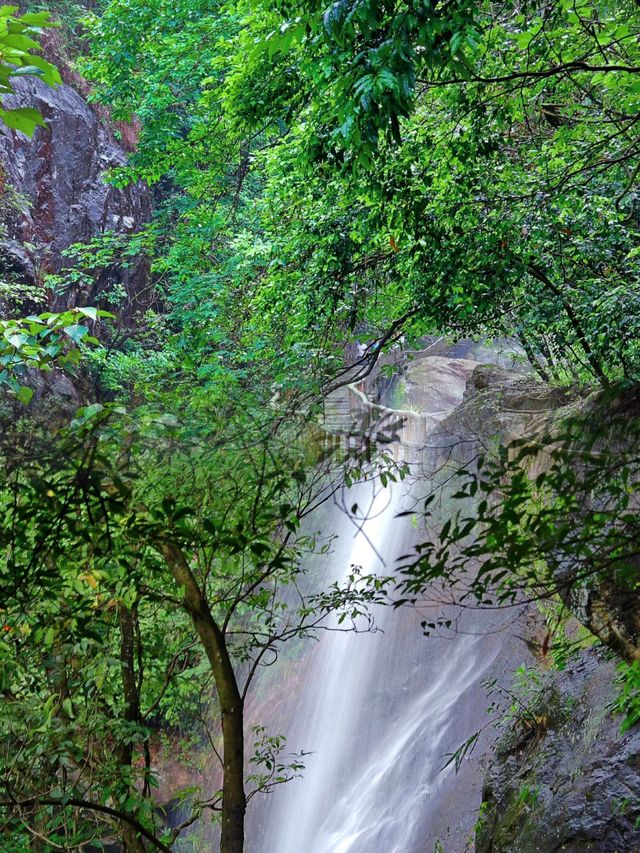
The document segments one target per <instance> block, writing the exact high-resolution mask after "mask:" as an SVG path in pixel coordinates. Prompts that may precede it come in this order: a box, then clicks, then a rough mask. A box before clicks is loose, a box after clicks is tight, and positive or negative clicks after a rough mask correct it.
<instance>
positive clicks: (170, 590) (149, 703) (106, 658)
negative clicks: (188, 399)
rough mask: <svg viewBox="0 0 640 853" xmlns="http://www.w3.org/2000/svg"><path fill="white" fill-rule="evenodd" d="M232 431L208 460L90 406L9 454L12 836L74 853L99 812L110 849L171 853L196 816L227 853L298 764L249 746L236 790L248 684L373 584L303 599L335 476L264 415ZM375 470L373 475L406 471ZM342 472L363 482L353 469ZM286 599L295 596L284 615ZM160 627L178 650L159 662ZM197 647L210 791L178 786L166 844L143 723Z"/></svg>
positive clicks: (362, 616) (350, 616)
mask: <svg viewBox="0 0 640 853" xmlns="http://www.w3.org/2000/svg"><path fill="white" fill-rule="evenodd" d="M233 426H234V430H235V429H238V428H239V427H241V426H242V427H244V429H243V430H242V433H241V435H240V436H239V435H238V433H235V438H234V439H233V440H231V438H229V439H228V440H226V441H224V442H223V441H221V439H220V436H221V433H220V432H218V433H217V435H218V438H217V442H216V444H215V445H214V446H212V445H211V444H210V443H209V442H208V441H203V440H202V437H201V436H198V435H196V434H194V433H193V430H192V428H191V429H186V428H183V429H179V428H178V426H177V425H175V422H174V421H173V420H172V419H167V418H166V417H164V418H158V417H152V416H147V417H146V418H144V417H142V416H140V415H139V416H137V417H135V418H134V417H128V416H126V415H125V414H124V413H123V411H122V410H121V409H119V407H115V408H114V407H113V406H111V407H103V406H101V405H99V404H95V405H93V406H90V407H87V408H86V409H84V410H80V412H79V413H78V416H77V418H76V421H75V423H74V425H73V426H72V427H71V428H70V429H69V430H67V431H65V432H64V434H63V435H62V437H61V439H60V442H59V443H57V444H56V445H54V446H53V447H52V446H51V439H50V437H47V438H46V439H45V440H44V441H41V440H40V439H38V438H37V437H33V436H32V433H31V431H30V434H29V435H28V436H26V435H22V436H16V435H15V434H14V435H13V436H12V437H11V439H10V440H8V441H7V442H6V443H5V447H4V453H5V469H6V470H7V471H8V472H10V476H9V479H8V482H7V483H6V488H5V490H4V492H3V523H2V537H3V546H4V553H5V561H4V563H3V579H2V585H3V589H4V590H5V599H4V603H3V607H4V611H3V619H5V620H6V625H8V626H9V628H10V631H9V636H7V638H6V640H5V643H4V647H3V651H4V653H5V656H6V660H5V667H4V674H5V685H6V686H5V689H6V690H8V692H9V695H10V696H11V697H12V700H13V702H16V703H17V704H18V708H19V709H20V711H21V713H20V714H18V715H16V713H15V712H14V711H13V710H11V711H10V712H9V714H8V715H7V717H6V719H5V725H7V726H8V729H7V730H6V736H7V737H8V740H9V742H12V741H13V740H14V739H16V738H17V739H18V740H19V742H20V743H21V751H20V753H19V758H20V761H19V762H16V761H12V760H10V761H7V762H6V764H5V767H4V773H3V774H2V787H3V794H4V795H3V797H2V807H3V808H4V810H5V811H6V814H7V818H8V825H9V826H11V825H12V823H13V822H15V821H22V822H25V823H27V825H28V826H29V827H30V828H31V832H34V833H36V834H39V835H41V836H46V837H48V838H50V840H51V841H53V842H55V843H58V844H60V843H62V844H63V845H64V844H69V843H75V844H77V843H79V842H78V840H79V839H83V838H84V839H85V841H86V839H87V838H91V837H92V836H93V837H97V838H100V837H101V833H102V837H104V833H105V827H104V825H103V824H102V825H101V824H98V825H97V826H96V825H95V824H94V823H92V821H89V822H87V820H86V819H85V820H84V821H83V820H81V819H79V818H80V817H81V815H82V814H83V813H85V814H86V813H88V814H90V815H93V814H95V813H98V814H99V815H105V814H106V815H107V816H109V817H111V819H113V818H116V819H118V820H119V821H120V824H121V826H122V830H121V837H122V840H123V842H124V845H125V848H126V849H130V850H143V849H146V846H145V845H146V844H147V843H150V844H152V845H153V846H155V847H156V848H157V849H170V848H171V845H172V844H173V842H174V841H175V839H176V838H177V837H178V836H179V835H180V833H181V832H182V831H183V830H184V829H185V828H187V827H188V826H189V825H191V824H192V823H193V822H194V821H195V820H197V819H198V818H199V817H200V816H201V815H203V814H204V813H208V812H217V811H219V812H220V813H221V819H222V820H221V840H220V849H221V851H224V853H229V851H233V853H236V851H241V850H242V849H243V841H244V815H245V810H246V803H247V800H248V799H250V798H251V797H252V796H253V795H254V794H255V793H256V792H260V791H268V790H270V789H271V788H272V787H273V786H274V785H277V784H280V783H282V782H284V781H286V780H287V779H288V778H290V776H291V775H292V774H294V773H295V772H296V771H297V769H299V767H300V766H301V765H300V759H299V757H295V756H294V757H291V758H289V759H286V757H285V756H282V755H281V753H282V751H283V748H284V743H283V742H282V741H281V740H280V739H279V738H275V739H274V738H273V737H271V736H270V735H268V734H267V733H264V732H259V733H258V740H257V743H256V754H255V757H254V761H255V762H256V763H257V765H258V766H257V768H256V772H255V773H254V774H252V776H251V778H252V789H251V790H250V791H248V792H247V790H246V778H245V763H246V750H245V719H244V710H243V709H244V703H245V699H246V696H247V693H248V690H249V688H250V686H251V683H252V680H253V678H254V676H255V674H256V672H257V670H258V668H259V666H260V665H261V664H262V663H264V662H265V661H266V662H268V661H269V660H270V656H271V655H274V654H277V652H278V649H279V648H280V647H281V646H282V644H284V643H285V642H287V641H288V640H291V639H293V638H295V637H304V636H311V635H313V634H314V633H315V632H317V631H318V630H319V629H320V628H321V627H322V625H323V624H324V623H325V622H326V620H327V617H328V615H329V614H330V613H335V612H340V613H344V614H345V616H346V618H347V622H346V623H345V627H346V626H347V625H348V626H354V625H356V623H358V622H359V621H361V620H362V621H363V625H364V627H366V626H367V624H368V623H367V619H368V616H367V612H368V605H369V604H371V603H373V602H379V601H381V600H384V599H385V585H386V584H385V582H383V581H379V580H378V579H377V578H375V577H373V576H371V577H369V576H360V575H358V574H356V573H355V572H354V574H353V575H352V576H351V578H350V580H349V582H348V583H347V584H345V585H344V586H342V587H340V586H337V585H336V586H334V587H332V588H331V589H328V590H317V588H315V589H314V587H313V585H311V591H309V592H305V591H304V583H303V574H304V555H305V554H308V553H311V552H312V551H314V550H315V549H316V548H318V547H321V545H322V544H323V543H321V542H320V541H319V540H318V539H317V534H315V533H313V532H311V533H309V532H305V531H302V530H301V528H300V524H301V521H302V519H303V518H305V517H306V516H307V515H309V514H310V513H311V512H313V511H314V509H316V508H317V507H318V506H319V505H320V504H322V503H323V502H324V501H326V500H328V499H329V498H330V496H331V495H332V494H333V493H334V491H335V489H336V488H337V486H338V484H339V483H340V482H342V479H341V472H342V471H343V469H342V465H341V464H338V463H337V462H336V463H331V464H330V466H329V468H327V464H326V463H325V465H324V467H323V469H322V470H315V469H314V468H313V467H312V466H311V465H310V463H309V461H308V460H307V459H306V458H305V453H304V448H303V447H302V448H301V447H299V446H298V445H296V444H295V443H292V442H291V438H292V436H291V434H290V432H289V429H288V428H285V427H281V428H280V429H279V430H274V428H273V422H272V420H271V417H270V416H268V417H266V418H265V420H264V421H263V422H262V423H257V424H254V429H253V430H251V431H250V432H249V431H247V429H246V427H247V423H246V422H245V423H240V422H239V421H236V422H235V423H234V425H233ZM231 435H234V433H233V432H232V433H231ZM43 438H44V437H43ZM18 439H19V440H18ZM45 442H46V443H45ZM285 442H286V443H285ZM388 464H389V466H390V468H391V470H389V471H388V472H387V473H388V475H389V476H395V474H394V470H395V471H397V473H398V474H399V475H400V476H402V475H403V473H404V469H403V468H402V467H400V468H397V466H395V465H393V463H391V462H390V461H389V463H388ZM351 476H352V477H355V478H357V477H362V476H364V472H363V470H362V468H361V467H360V463H359V462H358V460H353V461H352V463H351ZM287 585H294V587H295V589H296V591H297V603H295V604H293V605H288V606H287V604H286V600H285V598H283V596H282V594H281V593H282V588H283V586H287ZM39 599H42V601H41V602H40V601H39ZM152 613H153V614H155V616H154V617H152V615H151V614H152ZM185 617H186V621H185ZM158 619H159V620H160V623H161V624H162V625H163V626H165V630H170V631H172V632H174V631H177V635H178V637H180V639H179V641H178V642H177V643H171V644H170V645H169V647H168V648H167V649H166V650H164V651H163V650H161V648H159V645H158V637H157V630H158V629H157V626H156V623H157V620H158ZM189 625H190V627H189ZM196 640H197V642H198V645H199V646H200V647H201V649H202V658H203V659H204V660H205V661H206V662H207V664H208V665H207V666H206V667H205V668H204V669H202V665H201V663H196V664H195V666H194V664H193V663H192V664H191V665H190V666H189V669H190V671H191V673H192V677H193V674H194V673H195V672H196V671H198V672H199V676H198V678H199V682H198V683H196V684H194V686H193V691H194V692H197V691H199V690H201V689H202V687H203V684H206V676H207V674H208V675H210V676H211V677H212V679H213V684H214V687H215V693H216V696H217V708H218V711H217V713H218V714H219V725H220V728H219V732H218V729H217V727H215V726H214V729H213V732H212V735H211V737H212V741H211V742H212V745H213V748H214V749H215V750H218V751H219V754H220V760H221V764H222V766H221V779H222V785H221V789H220V790H219V791H214V792H208V793H207V794H204V793H203V792H192V799H193V802H192V804H191V810H190V813H189V815H188V817H187V818H186V819H185V820H184V821H183V822H182V823H181V824H180V825H179V826H178V828H177V829H175V830H173V831H167V830H164V831H163V830H162V827H159V828H158V827H157V818H156V817H155V816H154V812H153V806H152V800H151V798H150V787H149V786H150V784H152V767H151V763H150V757H149V745H148V744H149V726H150V725H151V720H152V718H151V717H150V713H151V711H150V709H153V713H157V712H158V710H159V708H160V707H161V704H162V703H163V702H164V701H165V697H166V696H168V695H169V694H168V691H169V690H170V688H171V687H172V686H173V682H174V680H175V676H176V675H179V674H180V671H179V668H178V662H179V661H180V660H182V659H183V657H184V655H185V654H188V655H189V656H191V657H192V656H193V654H194V652H193V651H191V652H187V650H189V649H192V650H193V649H195V645H194V643H195V641H196ZM153 654H156V655H158V654H159V656H160V661H157V660H156V661H155V662H154V663H152V661H151V659H150V655H153ZM110 659H111V660H110ZM198 660H199V656H198ZM14 667H15V668H16V670H17V671H18V673H19V675H18V676H17V678H16V676H14V675H13V674H12V670H13V669H14ZM34 667H35V668H34ZM43 675H44V676H45V681H48V682H49V684H50V685H51V687H50V692H48V691H47V690H46V689H44V691H43V685H42V679H43ZM203 679H204V681H203ZM87 682H88V683H87ZM43 692H44V695H43ZM47 694H48V695H47ZM45 696H46V699H45ZM192 699H193V697H192ZM38 701H39V702H40V703H42V702H43V701H44V705H45V709H47V712H48V718H46V719H45V721H44V722H43V723H42V724H41V726H40V728H39V729H38V731H40V732H42V734H43V736H44V738H45V742H47V741H48V742H49V745H50V748H49V750H48V751H47V753H45V755H46V762H45V765H46V766H44V767H43V763H42V762H43V758H42V752H41V750H42V747H43V744H42V740H41V738H38V739H36V740H34V739H33V737H32V734H30V732H32V727H33V725H34V718H35V719H37V717H38V714H37V703H38ZM218 737H220V742H219V745H218ZM138 753H139V754H140V755H141V756H142V758H143V762H144V763H143V765H139V763H138V762H137V759H136V754H138ZM34 756H38V759H37V761H36V762H35V765H34V764H30V763H31V762H33V761H34ZM34 767H35V769H34ZM18 768H20V769H21V773H20V774H18ZM27 768H30V769H27ZM69 812H71V813H72V814H73V815H74V816H75V817H74V819H73V820H72V821H71V822H70V827H71V828H69V827H68V826H67V822H66V818H65V815H66V814H68V813H69ZM65 833H70V834H65Z"/></svg>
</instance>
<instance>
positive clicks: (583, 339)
mask: <svg viewBox="0 0 640 853" xmlns="http://www.w3.org/2000/svg"><path fill="white" fill-rule="evenodd" d="M527 271H528V273H529V275H532V276H533V277H534V278H535V279H536V280H537V281H539V282H540V283H541V284H544V286H545V287H547V288H548V289H549V290H550V291H551V292H552V293H553V294H555V295H556V296H557V297H558V298H559V299H560V301H561V302H562V307H563V308H564V310H565V312H566V315H567V317H568V318H569V322H570V323H571V327H572V328H573V331H574V332H575V335H576V338H577V339H578V343H579V344H580V346H581V347H582V351H583V352H584V354H585V356H586V358H587V361H588V362H589V366H590V368H591V370H592V371H593V374H594V376H595V377H596V379H598V381H599V382H600V384H601V385H602V387H603V388H609V387H610V383H609V379H608V378H607V374H606V373H605V372H604V370H603V369H602V366H601V364H600V362H599V361H598V359H597V358H596V355H595V353H594V352H593V350H592V349H591V344H590V343H589V339H588V338H587V336H586V334H585V331H584V329H583V328H582V325H581V323H580V320H579V319H578V315H577V314H576V312H575V311H574V309H573V305H572V304H571V303H570V302H569V300H568V299H567V298H566V296H565V295H564V293H563V292H562V290H561V289H560V288H559V287H558V286H557V285H555V284H554V283H553V282H552V281H551V279H550V278H549V277H548V276H547V275H546V274H545V273H544V271H543V270H541V269H540V268H539V267H537V266H536V265H535V264H529V265H528V266H527Z"/></svg>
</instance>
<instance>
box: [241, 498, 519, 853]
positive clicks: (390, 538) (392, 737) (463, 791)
mask: <svg viewBox="0 0 640 853" xmlns="http://www.w3.org/2000/svg"><path fill="white" fill-rule="evenodd" d="M372 488H373V490H374V491H373V492H371V491H370V490H371V489H372ZM415 489H416V486H415V484H414V486H412V487H411V491H412V492H414V493H415ZM356 500H357V501H358V503H359V504H360V506H361V507H362V508H363V509H364V508H365V507H366V506H367V503H368V502H370V504H371V505H370V508H369V511H368V512H367V520H366V521H365V522H364V523H363V524H362V526H361V528H360V529H357V528H356V527H355V525H354V523H353V520H352V519H350V518H349V517H348V516H347V515H345V514H344V512H341V511H340V510H339V509H338V508H337V507H336V508H335V510H334V511H332V512H331V513H330V519H329V521H330V525H331V531H332V532H333V533H335V534H337V544H336V546H335V548H334V549H333V550H332V553H331V554H330V555H328V556H325V557H323V558H316V559H317V565H315V566H314V568H313V574H314V577H316V578H317V579H318V580H321V579H322V577H324V582H325V584H326V585H329V584H330V583H332V582H335V581H336V580H341V579H346V577H347V575H348V574H349V573H350V572H351V570H352V569H351V567H352V566H354V565H356V566H361V567H362V569H363V571H364V572H370V571H371V572H373V571H377V572H381V573H384V574H388V573H389V572H390V571H391V570H392V569H393V568H394V565H395V564H396V561H397V558H398V557H399V556H400V555H401V554H406V553H408V551H409V550H410V549H411V548H412V546H413V545H414V544H415V542H416V541H418V540H419V537H420V531H419V530H417V529H416V528H415V526H413V525H412V524H411V521H410V519H409V518H407V517H403V518H398V517H397V513H398V512H399V511H400V510H401V509H403V508H404V507H405V506H406V505H407V489H406V488H405V487H403V486H396V487H394V489H393V491H391V490H389V489H382V488H381V487H380V486H379V485H372V484H368V485H361V486H359V487H357V489H356V490H354V489H352V490H351V491H350V493H349V503H350V504H351V503H352V502H355V501H356ZM354 532H355V535H354ZM375 618H376V623H377V626H378V628H379V629H381V630H379V631H378V632H376V633H370V634H364V635H362V634H354V633H341V632H337V631H328V632H326V633H323V634H322V636H321V637H320V640H319V642H318V643H316V644H311V647H310V648H309V650H308V651H307V652H306V653H305V654H304V656H303V658H302V659H301V660H300V661H298V662H297V664H296V667H297V669H296V676H295V678H293V679H291V680H290V682H289V683H287V682H285V683H283V684H281V685H280V688H279V689H280V690H289V691H291V694H292V695H291V696H290V697H289V701H288V702H287V703H285V705H284V706H282V704H280V705H279V706H278V709H279V710H278V712H277V713H276V716H275V719H272V720H270V721H269V726H270V729H271V730H272V731H273V732H274V733H276V732H277V733H284V734H286V736H287V745H288V748H290V749H291V750H292V751H299V750H305V751H309V752H311V753H312V754H310V755H307V756H306V758H305V770H304V772H303V778H302V779H296V780H293V781H291V782H289V783H287V784H286V785H283V786H281V787H280V788H277V789H276V790H275V791H274V792H273V793H272V794H270V795H268V796H266V797H264V798H262V800H261V801H260V802H255V805H253V804H252V808H254V813H253V815H252V816H250V820H249V845H248V849H249V850H250V851H251V853H433V851H434V849H438V848H437V847H436V846H435V845H436V842H438V843H442V845H443V847H442V848H441V849H444V850H445V851H446V853H462V851H464V850H465V849H468V848H467V847H466V843H467V839H468V837H469V832H470V830H471V828H472V826H473V823H474V822H475V819H476V817H477V810H478V808H479V806H480V801H481V797H480V787H481V775H482V773H481V767H480V766H479V763H478V762H477V761H475V762H472V763H469V764H465V765H464V767H463V769H462V771H461V772H460V773H459V774H458V775H456V774H455V773H454V771H453V767H452V766H449V767H448V768H447V769H446V770H444V771H443V770H442V768H443V765H444V764H445V763H446V758H445V756H446V755H447V754H449V753H452V752H453V751H454V750H455V749H457V748H458V747H459V746H460V745H461V744H462V743H463V742H464V741H465V740H466V738H467V737H468V736H469V735H471V734H472V733H473V732H474V731H476V730H478V729H479V728H481V727H482V726H483V725H484V723H485V722H486V720H487V716H486V705H487V704H488V701H487V698H486V695H485V692H484V689H483V687H482V681H483V679H485V678H486V677H487V676H488V675H494V674H498V675H500V673H501V672H504V673H506V672H508V671H509V670H511V669H512V668H513V665H514V660H513V655H514V653H515V655H516V656H517V655H520V654H521V648H519V647H517V648H516V650H515V652H514V643H513V641H512V640H510V639H509V637H508V634H509V633H510V632H504V631H501V630H499V629H500V627H501V626H500V623H501V622H504V621H505V617H504V616H503V615H501V616H499V617H498V616H496V615H491V614H487V613H484V612H483V613H480V612H477V611H469V612H467V613H465V614H462V617H461V618H460V619H459V621H458V622H457V623H456V630H455V631H452V632H451V636H448V637H444V636H431V637H424V636H423V634H422V630H421V628H420V622H421V621H422V619H424V618H425V613H424V612H422V613H421V612H419V611H417V610H415V609H412V608H400V609H397V610H394V609H392V608H389V607H384V608H378V610H377V612H376V614H375ZM510 658H511V660H510ZM519 662H520V660H518V658H517V657H516V658H515V665H517V664H518V663H519ZM283 707H285V708H286V711H283V710H282V708H283ZM481 749H482V746H481V747H480V749H479V752H480V751H481Z"/></svg>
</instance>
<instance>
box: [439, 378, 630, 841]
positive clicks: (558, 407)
mask: <svg viewBox="0 0 640 853" xmlns="http://www.w3.org/2000/svg"><path fill="white" fill-rule="evenodd" d="M637 409H638V406H637V400H636V395H635V391H634V389H621V390H620V391H618V392H617V393H615V394H603V393H602V392H596V393H592V394H590V395H588V396H586V397H585V396H581V395H580V394H579V393H578V392H577V391H576V390H575V389H566V388H565V389H562V388H558V387H552V386H549V385H545V384H543V383H540V382H537V381H536V380H533V379H531V378H529V377H522V376H517V375H514V374H513V373H512V372H509V371H505V370H503V369H501V368H499V367H496V366H493V365H479V366H477V367H476V368H475V370H474V372H473V374H472V375H471V378H470V380H469V382H468V383H467V389H466V391H465V395H464V399H463V402H462V404H461V406H460V407H459V408H458V409H457V410H456V411H455V412H454V413H453V414H452V415H451V416H450V418H449V419H448V422H446V423H445V426H446V428H447V429H449V430H458V432H459V434H460V435H462V436H464V435H467V436H474V437H477V436H480V437H484V442H485V443H486V445H487V446H488V447H489V446H491V445H493V447H494V448H495V446H496V444H499V445H502V446H503V447H508V446H509V444H510V443H511V442H513V441H517V440H522V439H523V438H524V439H526V440H527V441H528V440H532V441H538V440H539V439H540V438H541V437H543V436H544V443H546V445H547V446H548V445H549V443H552V442H553V438H554V437H557V435H558V434H559V433H560V432H561V429H562V427H561V425H562V424H563V422H564V420H565V419H566V418H569V419H573V418H578V419H580V422H581V423H583V424H584V426H583V429H584V430H585V433H586V439H587V442H586V443H587V445H588V447H589V449H590V451H592V452H593V451H595V452H596V453H601V452H602V451H603V450H606V451H607V452H609V453H610V452H611V451H613V452H614V454H615V452H616V450H618V449H619V450H620V452H621V453H622V452H623V451H626V450H628V449H631V450H633V444H634V442H635V441H636V438H635V437H634V436H636V435H637V431H635V430H634V429H633V428H632V427H633V424H634V423H636V422H637ZM589 432H592V435H591V436H589ZM547 464H548V461H547V460H545V458H544V454H543V455H542V456H538V457H537V458H534V461H533V468H534V471H535V472H536V473H537V472H538V471H540V470H543V469H544V466H545V465H547ZM611 577H612V572H611V571H608V572H606V573H605V574H603V576H602V578H603V579H600V576H599V575H596V576H595V579H592V580H591V582H590V583H589V584H588V587H589V588H588V592H586V594H585V591H584V590H582V593H583V594H582V595H581V600H580V605H579V606H578V605H577V603H576V601H577V597H575V598H573V599H572V597H571V596H570V595H568V596H567V600H566V603H567V604H568V605H569V606H570V607H571V610H572V611H573V613H574V614H575V616H576V617H577V618H578V619H579V620H580V622H581V623H582V625H584V626H586V628H587V629H589V630H590V631H591V632H592V633H595V634H597V636H598V637H599V638H600V640H601V641H602V644H598V643H597V642H596V641H595V639H594V643H593V645H591V647H589V648H584V649H582V650H581V651H580V652H578V653H576V654H575V655H574V656H571V657H570V658H569V661H568V663H567V665H566V668H564V669H562V670H561V671H558V669H556V668H555V667H554V666H553V664H552V655H551V654H550V652H552V648H542V649H541V644H540V642H538V643H537V649H536V653H537V666H536V667H534V669H533V670H532V672H531V674H530V675H529V676H528V679H529V687H528V688H527V689H528V691H529V692H528V694H527V693H525V694H524V695H521V701H522V703H523V707H522V708H521V709H520V711H517V712H516V713H515V714H513V716H512V719H510V720H509V721H508V724H507V725H506V726H505V727H504V728H505V731H504V734H503V735H502V736H501V738H500V739H499V741H498V743H497V745H496V749H495V752H494V754H493V757H492V758H491V760H490V761H489V763H488V765H487V770H486V774H485V781H484V785H483V791H482V799H483V806H482V810H481V818H480V820H479V823H478V831H477V835H476V848H475V849H476V851H477V853H556V851H568V853H581V851H587V850H588V851H596V853H637V851H640V731H639V730H638V726H637V725H636V726H633V727H631V728H630V729H629V730H627V731H623V730H622V721H623V717H622V716H621V715H620V714H616V713H614V704H615V700H616V697H617V696H618V695H619V692H620V686H619V685H618V684H617V683H616V679H617V665H618V664H619V662H620V660H621V657H619V656H618V655H621V656H622V657H625V658H626V659H627V660H628V661H632V660H634V659H636V655H637V649H638V646H639V637H638V631H637V619H638V612H639V611H640V607H639V606H638V600H637V592H636V591H635V590H634V589H631V588H622V587H616V594H615V595H612V594H611V589H610V587H611V586H612V581H611V580H610V578H611ZM613 577H614V578H615V575H613ZM614 585H615V584H614ZM563 597H564V596H563ZM576 624H577V623H576ZM620 638H623V639H624V643H623V644H621V643H620V642H619V640H620ZM538 639H540V638H538ZM553 642H554V640H552V641H551V643H552V644H553ZM616 652H617V654H616ZM525 706H526V708H525ZM447 853H449V852H448V851H447Z"/></svg>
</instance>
